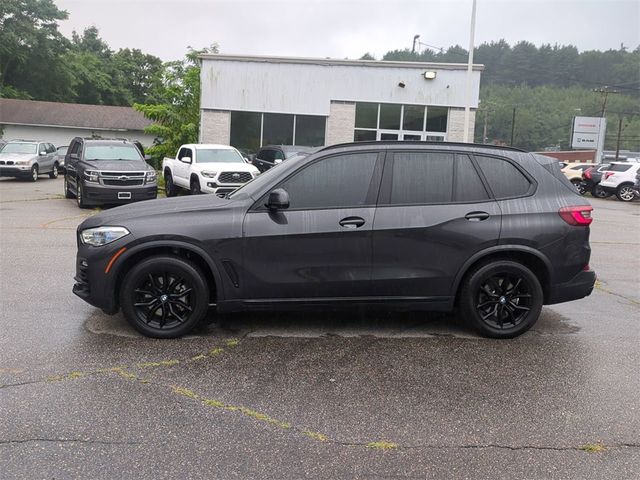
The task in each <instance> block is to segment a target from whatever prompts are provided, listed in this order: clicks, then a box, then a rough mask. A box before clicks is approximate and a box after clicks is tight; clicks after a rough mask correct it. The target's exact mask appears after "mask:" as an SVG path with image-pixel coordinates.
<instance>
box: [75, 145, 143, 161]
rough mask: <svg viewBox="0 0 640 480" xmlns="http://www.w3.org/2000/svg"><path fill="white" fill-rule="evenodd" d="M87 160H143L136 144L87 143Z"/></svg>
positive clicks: (85, 157)
mask: <svg viewBox="0 0 640 480" xmlns="http://www.w3.org/2000/svg"><path fill="white" fill-rule="evenodd" d="M84 159H85V160H142V157H141V156H140V151H139V150H138V149H137V148H136V147H135V146H134V145H87V148H86V150H85V154H84Z"/></svg>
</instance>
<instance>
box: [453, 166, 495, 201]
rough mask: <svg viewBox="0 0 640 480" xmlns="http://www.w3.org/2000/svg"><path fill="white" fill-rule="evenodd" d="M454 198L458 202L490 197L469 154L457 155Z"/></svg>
mask: <svg viewBox="0 0 640 480" xmlns="http://www.w3.org/2000/svg"><path fill="white" fill-rule="evenodd" d="M453 199H454V201H456V202H479V201H485V200H488V199H489V195H488V194H487V191H486V190H485V188H484V185H483V184H482V180H480V176H479V175H478V172H477V171H476V169H475V167H474V166H473V163H471V159H470V158H469V156H468V155H456V166H455V181H454V194H453Z"/></svg>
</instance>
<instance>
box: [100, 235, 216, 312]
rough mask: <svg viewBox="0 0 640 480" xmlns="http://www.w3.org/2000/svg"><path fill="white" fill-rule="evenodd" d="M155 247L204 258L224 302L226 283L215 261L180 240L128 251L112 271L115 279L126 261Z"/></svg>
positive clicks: (145, 245) (190, 244) (202, 250)
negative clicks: (184, 251)
mask: <svg viewBox="0 0 640 480" xmlns="http://www.w3.org/2000/svg"><path fill="white" fill-rule="evenodd" d="M155 247H163V248H167V247H169V248H171V247H176V248H181V249H184V250H189V251H191V252H193V253H195V254H197V255H199V256H201V257H202V258H204V260H205V262H207V266H208V267H209V269H210V270H211V272H212V273H213V278H214V280H215V282H216V291H217V292H218V296H219V298H218V299H217V301H218V302H220V301H223V300H224V297H225V295H224V283H223V282H222V276H221V275H220V271H219V270H218V267H217V265H216V264H215V262H214V261H213V259H212V258H211V257H210V256H209V254H208V253H207V252H206V251H205V250H204V249H203V248H201V247H199V246H197V245H194V244H193V243H189V242H184V241H180V240H151V241H149V242H144V243H140V244H138V245H136V246H135V247H132V248H131V249H127V250H126V251H125V252H124V253H123V254H122V256H121V257H120V258H119V259H118V260H119V261H117V262H115V267H116V268H114V269H113V270H112V271H113V273H114V275H113V278H117V277H118V275H119V274H120V270H121V268H122V265H124V264H125V263H126V260H127V259H128V258H130V257H132V256H133V255H135V254H137V253H140V252H143V251H145V250H149V249H151V248H155Z"/></svg>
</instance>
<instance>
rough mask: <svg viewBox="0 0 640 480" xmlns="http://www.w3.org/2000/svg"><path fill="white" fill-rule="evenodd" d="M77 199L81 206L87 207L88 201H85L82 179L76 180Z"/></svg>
mask: <svg viewBox="0 0 640 480" xmlns="http://www.w3.org/2000/svg"><path fill="white" fill-rule="evenodd" d="M76 201H77V202H78V207H79V208H87V203H86V202H85V201H84V192H83V191H82V184H81V183H80V180H77V181H76Z"/></svg>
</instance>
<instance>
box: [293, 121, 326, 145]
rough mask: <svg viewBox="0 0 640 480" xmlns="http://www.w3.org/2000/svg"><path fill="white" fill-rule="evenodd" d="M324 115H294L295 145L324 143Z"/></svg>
mask: <svg viewBox="0 0 640 480" xmlns="http://www.w3.org/2000/svg"><path fill="white" fill-rule="evenodd" d="M326 123H327V121H326V119H325V117H318V116H315V115H296V138H295V144H296V145H304V146H305V147H321V146H322V145H324V135H325V126H326Z"/></svg>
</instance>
